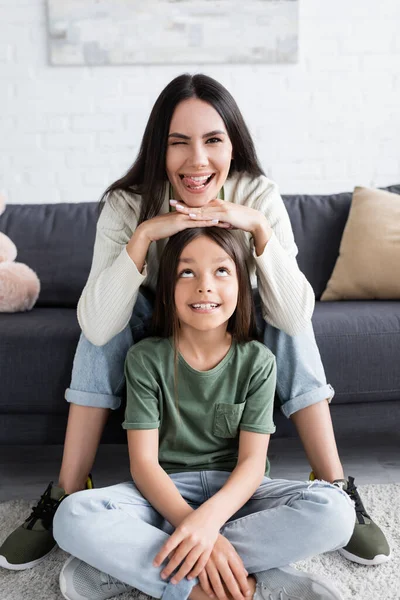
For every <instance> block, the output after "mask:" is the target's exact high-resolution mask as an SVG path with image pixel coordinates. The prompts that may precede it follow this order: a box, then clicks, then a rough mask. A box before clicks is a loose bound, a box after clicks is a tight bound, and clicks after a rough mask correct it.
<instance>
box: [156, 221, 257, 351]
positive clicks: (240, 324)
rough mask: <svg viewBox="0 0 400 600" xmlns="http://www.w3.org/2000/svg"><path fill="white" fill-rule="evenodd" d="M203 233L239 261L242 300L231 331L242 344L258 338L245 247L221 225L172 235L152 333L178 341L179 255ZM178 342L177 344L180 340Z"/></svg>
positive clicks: (160, 279)
mask: <svg viewBox="0 0 400 600" xmlns="http://www.w3.org/2000/svg"><path fill="white" fill-rule="evenodd" d="M200 236H206V237H208V238H209V239H211V240H213V241H214V242H215V243H217V244H218V246H221V248H222V249H223V250H225V252H226V253H227V254H228V256H229V257H230V258H231V259H232V260H233V262H234V263H235V267H236V275H237V279H238V290H239V291H238V300H237V306H236V309H235V311H234V313H233V314H232V316H231V317H230V319H229V321H228V326H227V331H229V333H231V335H232V337H233V339H235V340H236V341H237V342H239V343H244V342H249V341H251V340H254V339H258V333H257V326H256V318H255V307H254V301H253V294H252V290H251V284H250V276H249V271H248V268H247V264H246V257H245V254H244V250H243V248H242V246H241V245H240V243H239V241H238V240H237V239H236V237H235V234H234V233H233V232H231V231H228V230H226V229H221V228H218V227H196V228H194V229H184V230H183V231H180V232H179V233H176V234H175V235H173V236H171V237H170V238H169V240H168V243H167V244H166V246H165V248H164V251H163V253H162V256H161V260H160V267H159V271H158V280H157V293H156V297H155V303H154V312H153V318H152V335H155V336H158V337H163V338H165V337H171V336H172V337H173V338H174V341H175V342H176V339H177V334H178V331H179V321H178V317H177V314H176V307H175V284H176V280H177V271H178V263H179V258H180V256H181V254H182V251H183V249H184V248H185V247H186V246H187V245H188V244H189V243H190V242H192V241H193V240H195V239H196V238H198V237H200ZM166 315H167V317H166ZM174 345H175V347H176V343H175V344H174Z"/></svg>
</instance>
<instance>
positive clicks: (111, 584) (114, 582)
mask: <svg viewBox="0 0 400 600" xmlns="http://www.w3.org/2000/svg"><path fill="white" fill-rule="evenodd" d="M106 584H107V589H109V590H112V588H113V587H116V588H117V591H118V592H119V591H120V589H119V586H121V588H122V591H123V592H127V591H128V590H129V589H130V587H129V586H128V585H127V584H126V583H124V582H123V581H120V580H119V579H114V577H111V575H108V574H107V581H106V583H105V584H103V585H106Z"/></svg>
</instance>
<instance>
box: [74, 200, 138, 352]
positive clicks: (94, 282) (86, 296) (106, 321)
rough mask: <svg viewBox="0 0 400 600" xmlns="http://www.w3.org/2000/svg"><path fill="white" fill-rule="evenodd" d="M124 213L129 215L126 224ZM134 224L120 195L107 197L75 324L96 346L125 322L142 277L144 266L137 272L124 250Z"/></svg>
mask: <svg viewBox="0 0 400 600" xmlns="http://www.w3.org/2000/svg"><path fill="white" fill-rule="evenodd" d="M110 200H111V201H110ZM116 200H117V201H116ZM126 215H129V216H130V221H131V222H130V223H129V225H127V218H126ZM136 224H137V217H136V216H135V212H134V211H133V209H132V208H131V207H130V206H129V205H128V204H127V203H126V201H124V198H123V196H122V195H121V194H119V195H118V194H116V193H114V198H111V199H107V201H106V203H105V206H104V208H103V211H102V213H101V215H100V218H99V221H98V223H97V231H96V239H95V244H94V251H93V261H92V267H91V270H90V274H89V278H88V281H87V283H86V285H85V287H84V289H83V291H82V295H81V297H80V300H79V303H78V308H77V314H78V321H79V325H80V327H81V329H82V331H83V333H84V334H85V336H86V337H87V339H88V340H89V341H90V342H91V343H92V344H94V345H96V346H103V345H104V344H106V343H107V342H109V341H110V340H111V339H112V338H113V337H114V336H115V335H117V334H118V333H120V332H121V331H122V330H123V329H124V328H125V326H126V325H127V324H128V323H129V320H130V318H131V315H132V311H133V307H134V305H135V302H136V298H137V294H138V290H139V287H140V285H141V284H142V283H143V281H144V279H145V277H146V265H145V266H144V268H143V272H142V273H139V271H138V269H137V267H136V265H135V263H134V262H133V260H132V259H131V258H130V256H129V255H128V253H127V251H126V244H127V243H128V242H129V240H130V238H131V235H132V231H133V230H134V229H135V227H136Z"/></svg>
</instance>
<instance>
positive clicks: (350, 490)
mask: <svg viewBox="0 0 400 600" xmlns="http://www.w3.org/2000/svg"><path fill="white" fill-rule="evenodd" d="M345 491H346V493H347V494H348V495H349V496H350V498H351V499H352V500H353V501H354V507H355V510H356V515H357V520H358V522H359V523H361V524H362V525H364V524H365V520H364V517H367V519H370V518H371V517H370V516H369V514H368V513H367V511H366V510H365V508H364V505H363V503H362V500H361V498H360V495H359V493H358V490H357V487H356V486H355V485H354V477H349V483H348V486H347V490H345Z"/></svg>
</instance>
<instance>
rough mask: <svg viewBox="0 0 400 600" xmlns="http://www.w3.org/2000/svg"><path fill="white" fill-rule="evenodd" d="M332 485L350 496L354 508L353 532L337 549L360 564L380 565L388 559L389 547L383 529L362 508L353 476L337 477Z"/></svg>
mask: <svg viewBox="0 0 400 600" xmlns="http://www.w3.org/2000/svg"><path fill="white" fill-rule="evenodd" d="M333 485H336V486H338V487H340V488H341V489H342V490H343V491H345V492H346V494H348V495H349V496H350V498H351V499H352V500H353V502H354V508H355V510H356V516H357V519H356V524H355V527H354V533H353V535H352V537H351V539H350V541H349V543H348V544H347V546H345V547H344V548H341V549H340V550H339V552H340V554H342V555H343V556H344V557H345V558H347V559H348V560H351V561H352V562H356V563H358V564H360V565H380V564H382V563H385V562H387V561H388V560H390V548H389V544H388V543H387V540H386V538H385V535H384V533H383V531H382V530H381V529H380V528H379V527H378V525H377V524H376V523H374V521H373V520H372V519H371V517H370V516H369V514H368V513H367V511H366V510H365V508H364V505H363V503H362V500H361V498H360V494H359V493H358V490H357V487H356V486H355V484H354V477H349V478H348V480H346V479H337V480H336V481H334V482H333Z"/></svg>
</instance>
